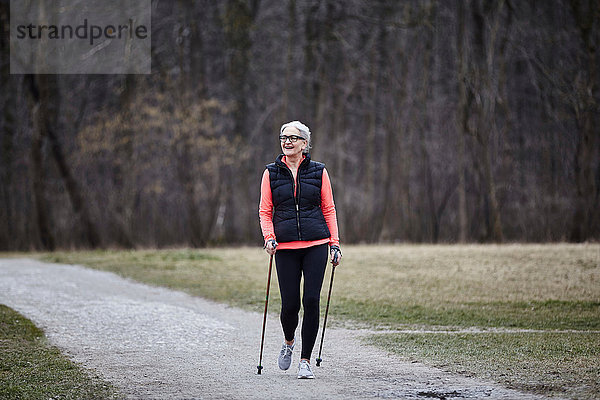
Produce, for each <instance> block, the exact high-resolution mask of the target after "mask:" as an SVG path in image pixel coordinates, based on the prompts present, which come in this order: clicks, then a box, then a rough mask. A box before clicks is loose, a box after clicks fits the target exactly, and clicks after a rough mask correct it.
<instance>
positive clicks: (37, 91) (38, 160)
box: [26, 75, 56, 251]
mask: <svg viewBox="0 0 600 400" xmlns="http://www.w3.org/2000/svg"><path fill="white" fill-rule="evenodd" d="M48 77H49V75H36V76H34V75H28V76H27V79H26V82H27V83H28V84H29V94H30V96H31V102H30V103H31V110H32V111H31V116H32V118H31V119H32V121H33V137H32V140H31V163H32V177H31V183H32V186H33V187H32V188H31V189H32V190H31V193H32V194H33V198H34V200H33V202H34V204H35V221H36V225H37V229H38V234H39V240H40V243H41V246H42V248H43V249H44V250H50V251H53V250H54V249H55V248H56V242H55V239H54V235H53V233H52V230H51V229H50V216H49V212H48V211H49V210H48V201H47V200H46V173H45V168H44V154H43V147H44V142H45V141H46V140H47V136H48V135H47V132H48V128H49V124H50V121H49V118H48V104H47V102H46V101H44V100H42V99H43V96H42V95H41V93H42V92H45V91H46V88H47V79H48ZM36 79H39V83H38V82H36Z"/></svg>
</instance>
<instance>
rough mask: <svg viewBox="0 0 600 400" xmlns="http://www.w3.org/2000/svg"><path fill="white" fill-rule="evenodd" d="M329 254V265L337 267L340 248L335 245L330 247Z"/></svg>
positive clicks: (340, 257) (340, 256)
mask: <svg viewBox="0 0 600 400" xmlns="http://www.w3.org/2000/svg"><path fill="white" fill-rule="evenodd" d="M329 252H330V253H331V263H332V264H333V266H334V267H337V266H338V265H340V260H341V259H342V251H341V250H340V248H339V247H338V246H335V245H334V246H331V247H330V249H329Z"/></svg>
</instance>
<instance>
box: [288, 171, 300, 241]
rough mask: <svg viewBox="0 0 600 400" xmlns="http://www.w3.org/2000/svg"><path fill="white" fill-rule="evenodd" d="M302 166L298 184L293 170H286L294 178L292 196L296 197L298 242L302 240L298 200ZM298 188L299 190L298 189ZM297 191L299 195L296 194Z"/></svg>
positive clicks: (297, 174)
mask: <svg viewBox="0 0 600 400" xmlns="http://www.w3.org/2000/svg"><path fill="white" fill-rule="evenodd" d="M301 166H302V164H300V165H299V166H298V172H297V173H296V180H297V182H294V174H293V173H292V170H291V169H289V167H288V166H287V165H286V166H285V168H286V169H287V170H288V171H289V173H290V178H292V194H293V195H294V203H295V204H296V227H297V229H298V240H302V233H301V232H300V208H299V206H298V201H299V200H298V199H299V198H300V167H301ZM296 187H297V189H296ZM296 190H297V193H296Z"/></svg>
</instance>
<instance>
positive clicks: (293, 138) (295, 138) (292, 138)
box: [279, 135, 303, 143]
mask: <svg viewBox="0 0 600 400" xmlns="http://www.w3.org/2000/svg"><path fill="white" fill-rule="evenodd" d="M288 139H289V141H290V143H296V142H297V141H298V139H303V138H301V137H300V136H296V135H292V136H285V135H281V136H279V141H281V143H285V142H287V141H288Z"/></svg>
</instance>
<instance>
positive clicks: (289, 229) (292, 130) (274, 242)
mask: <svg viewBox="0 0 600 400" xmlns="http://www.w3.org/2000/svg"><path fill="white" fill-rule="evenodd" d="M310 135H311V133H310V130H309V129H308V127H307V126H306V125H304V124H303V123H301V122H300V121H292V122H289V123H287V124H283V125H282V126H281V129H280V131H279V141H280V142H281V151H282V153H283V154H280V155H279V156H278V157H277V159H276V160H275V162H274V163H271V164H269V165H267V168H266V169H265V172H264V174H263V177H262V183H261V198H260V206H259V217H260V226H261V229H262V233H263V237H264V240H265V246H264V247H265V250H266V251H267V253H268V254H270V255H273V254H274V255H275V263H276V268H277V277H278V280H279V291H280V293H281V314H280V320H281V327H282V328H283V336H284V340H283V344H282V346H281V352H280V354H279V359H278V364H279V368H281V369H282V370H287V369H288V368H289V367H290V365H291V363H292V354H293V350H294V347H295V346H296V337H295V333H296V328H297V326H298V313H299V312H300V305H301V304H300V280H301V278H302V277H304V286H303V296H302V305H303V307H304V317H303V320H302V329H301V338H302V350H301V354H300V363H299V364H298V378H300V379H305V378H308V379H312V378H314V374H313V372H312V370H311V367H310V357H311V354H312V350H313V347H314V345H315V341H316V338H317V333H318V330H319V300H320V295H321V286H322V284H323V278H324V276H325V267H326V266H327V257H328V248H329V252H330V253H331V259H332V263H333V264H334V265H338V264H339V261H340V259H341V256H342V253H341V251H340V240H339V235H338V226H337V217H336V211H335V204H334V202H333V192H332V188H331V181H330V180H329V175H328V173H327V169H325V165H324V164H322V163H319V162H315V161H312V160H311V159H310V155H309V153H308V151H309V149H310V148H311V146H310V144H311V143H310Z"/></svg>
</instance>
